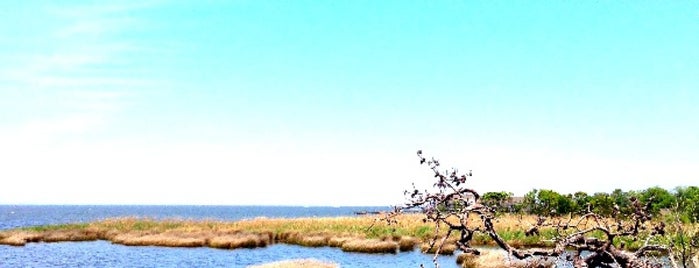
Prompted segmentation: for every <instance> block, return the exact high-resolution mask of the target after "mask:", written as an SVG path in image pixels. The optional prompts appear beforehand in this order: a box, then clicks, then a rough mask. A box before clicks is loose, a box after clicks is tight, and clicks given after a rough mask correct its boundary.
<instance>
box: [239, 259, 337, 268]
mask: <svg viewBox="0 0 699 268" xmlns="http://www.w3.org/2000/svg"><path fill="white" fill-rule="evenodd" d="M301 267H307V268H337V267H340V266H339V265H337V264H335V263H328V262H322V261H319V260H314V259H301V260H287V261H278V262H272V263H266V264H261V265H254V266H249V267H248V268H301Z"/></svg>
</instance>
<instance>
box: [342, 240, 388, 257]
mask: <svg viewBox="0 0 699 268" xmlns="http://www.w3.org/2000/svg"><path fill="white" fill-rule="evenodd" d="M341 249H342V251H345V252H361V253H393V254H395V253H398V243H397V242H394V241H390V240H389V241H386V240H381V239H352V240H348V241H346V242H345V243H343V244H342V247H341Z"/></svg>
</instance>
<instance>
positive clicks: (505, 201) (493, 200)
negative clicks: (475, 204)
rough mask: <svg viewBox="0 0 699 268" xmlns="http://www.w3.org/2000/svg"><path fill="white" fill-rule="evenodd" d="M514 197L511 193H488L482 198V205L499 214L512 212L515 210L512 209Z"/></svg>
mask: <svg viewBox="0 0 699 268" xmlns="http://www.w3.org/2000/svg"><path fill="white" fill-rule="evenodd" d="M513 195H514V194H513V193H510V192H487V193H485V194H483V195H482V196H481V203H482V204H483V205H486V206H489V207H491V208H493V209H495V211H497V212H511V211H513V210H514V208H513V207H512V196H513Z"/></svg>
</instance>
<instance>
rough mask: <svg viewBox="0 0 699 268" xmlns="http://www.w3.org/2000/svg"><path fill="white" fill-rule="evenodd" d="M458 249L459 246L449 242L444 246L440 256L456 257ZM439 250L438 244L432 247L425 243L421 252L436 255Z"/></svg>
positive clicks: (421, 247)
mask: <svg viewBox="0 0 699 268" xmlns="http://www.w3.org/2000/svg"><path fill="white" fill-rule="evenodd" d="M456 248H457V246H456V244H455V243H454V242H451V241H447V242H445V243H444V245H443V246H442V249H441V250H440V251H439V254H440V255H454V251H456ZM437 249H439V245H437V244H436V243H435V245H434V246H432V247H430V243H423V244H422V245H421V246H420V250H421V251H422V252H424V253H430V254H434V253H435V252H437Z"/></svg>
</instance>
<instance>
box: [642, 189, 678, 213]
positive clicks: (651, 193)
mask: <svg viewBox="0 0 699 268" xmlns="http://www.w3.org/2000/svg"><path fill="white" fill-rule="evenodd" d="M639 198H640V199H641V202H643V203H644V204H645V203H650V212H651V213H652V214H653V215H658V214H660V211H661V210H663V209H670V208H672V207H673V206H674V205H675V204H677V201H676V199H675V196H674V195H672V194H671V193H670V192H669V191H668V190H665V189H663V188H660V187H657V186H655V187H651V188H648V189H646V190H644V191H642V192H641V193H640V196H639Z"/></svg>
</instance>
